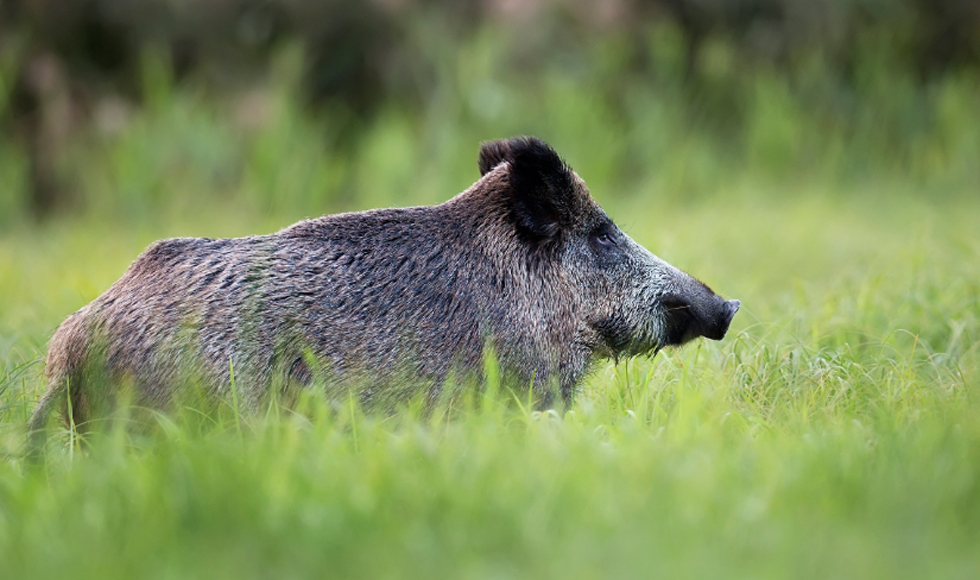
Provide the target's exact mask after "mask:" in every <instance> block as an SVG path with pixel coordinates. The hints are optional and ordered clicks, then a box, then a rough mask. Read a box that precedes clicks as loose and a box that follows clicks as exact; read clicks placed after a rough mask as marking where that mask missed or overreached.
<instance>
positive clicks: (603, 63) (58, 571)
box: [0, 0, 980, 579]
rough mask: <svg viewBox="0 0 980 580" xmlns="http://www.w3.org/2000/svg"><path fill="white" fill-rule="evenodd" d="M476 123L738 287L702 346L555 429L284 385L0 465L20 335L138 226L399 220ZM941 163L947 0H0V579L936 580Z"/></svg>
mask: <svg viewBox="0 0 980 580" xmlns="http://www.w3.org/2000/svg"><path fill="white" fill-rule="evenodd" d="M516 134H532V135H537V136H539V137H542V138H544V139H546V140H547V141H549V142H550V143H551V144H552V145H553V146H554V147H555V148H556V149H557V150H558V151H559V153H561V154H562V155H563V156H564V157H565V158H566V159H567V160H568V162H569V163H570V164H571V165H572V166H573V167H574V168H575V169H576V171H577V172H578V173H579V174H580V175H581V176H582V177H583V178H584V179H585V180H586V181H587V183H588V184H589V186H590V187H591V189H592V192H593V194H594V196H595V197H596V199H597V200H598V201H599V202H600V203H601V204H602V205H603V206H604V207H605V208H606V209H607V211H608V212H609V213H610V215H611V216H612V217H613V218H614V219H615V220H616V221H617V222H618V223H619V224H620V225H621V226H622V227H623V228H624V229H625V230H626V231H627V232H628V233H629V234H630V235H631V236H633V237H634V238H636V239H637V240H638V241H639V242H641V243H642V244H644V245H645V246H646V247H648V248H649V249H651V250H652V251H653V252H654V253H656V254H658V255H660V256H661V257H663V258H664V259H666V260H668V261H670V262H671V263H673V264H675V265H677V266H678V267H681V268H682V269H685V270H687V271H689V272H691V273H692V274H694V275H696V276H698V277H700V278H702V279H703V280H704V281H705V282H707V283H708V284H710V285H711V286H712V287H713V288H715V289H716V290H717V291H719V292H720V293H721V294H723V295H725V296H726V297H730V298H731V297H737V298H739V299H741V300H742V303H743V308H742V310H741V311H740V312H739V314H738V315H737V316H736V318H735V321H734V324H733V327H732V330H731V332H730V334H729V336H728V338H727V339H726V340H725V341H723V342H721V343H708V342H702V343H696V344H693V345H690V346H688V347H686V348H684V349H681V350H676V351H671V352H663V353H661V354H660V355H658V356H657V357H656V358H654V359H637V360H630V361H625V362H621V363H620V364H619V365H614V364H612V363H611V362H610V363H608V364H604V365H601V366H600V367H599V368H597V369H596V372H595V373H594V374H593V375H592V376H591V377H590V378H589V379H588V381H587V384H586V385H585V386H584V389H583V392H582V394H581V395H580V396H579V398H578V399H577V400H576V404H575V405H574V407H573V408H572V409H571V410H570V411H569V412H567V413H566V414H565V415H564V416H559V415H557V414H554V413H548V412H544V413H540V412H535V411H533V410H531V409H527V408H526V406H525V405H524V404H523V402H522V401H513V400H510V399H509V398H508V397H507V396H506V395H504V394H501V393H496V394H494V393H488V394H486V396H484V397H483V398H481V399H479V401H474V402H472V404H469V405H465V406H464V408H462V409H459V410H458V411H457V412H455V413H451V414H445V413H435V414H433V415H431V416H427V415H425V414H423V413H420V412H419V410H418V409H417V408H415V407H413V406H411V405H409V406H407V407H405V408H404V409H401V410H399V411H397V412H395V413H392V414H388V415H378V414H375V413H365V412H363V411H362V410H361V409H359V408H358V407H357V405H348V404H346V403H345V404H342V405H339V406H338V405H337V404H336V402H335V401H334V402H325V401H322V400H312V401H310V402H309V404H308V405H305V406H304V407H303V408H302V409H280V408H271V409H269V411H268V412H267V413H265V414H263V415H261V416H252V415H239V414H237V413H235V412H233V409H231V408H230V407H229V408H228V409H223V410H222V412H219V413H216V414H214V415H207V416H199V415H195V414H194V413H192V412H190V411H189V412H188V413H184V414H180V416H179V417H159V418H157V419H156V420H157V421H158V423H159V425H158V427H159V429H155V430H153V432H152V434H150V435H143V434H136V433H133V432H132V431H130V430H126V429H112V430H109V431H108V432H106V433H103V434H101V435H100V436H99V437H97V438H95V439H94V440H93V441H91V442H90V445H88V446H78V445H77V444H75V443H76V442H74V441H73V436H72V433H71V432H69V431H68V430H66V431H65V433H64V434H63V435H64V436H63V437H61V438H59V439H57V440H55V441H52V442H51V444H49V445H48V447H47V449H46V453H45V458H44V461H43V462H42V464H41V465H30V464H28V463H26V462H25V461H24V459H23V457H22V454H21V451H22V444H23V440H24V431H23V429H24V424H25V423H26V420H27V417H28V415H29V413H30V411H31V409H32V406H33V405H34V404H35V402H36V401H37V399H38V398H39V396H40V393H41V392H42V390H43V387H44V385H43V378H42V370H43V369H42V360H43V356H44V353H45V351H46V343H47V340H48V339H49V338H50V336H51V335H52V333H53V332H54V330H55V328H56V327H57V325H58V324H59V323H60V322H61V321H62V320H63V319H64V318H65V317H66V316H67V315H68V314H70V313H71V312H73V311H75V310H76V309H78V308H80V307H81V306H83V305H84V304H86V303H88V302H89V301H91V300H92V299H93V298H95V297H96V296H98V295H99V294H100V293H101V292H102V291H104V290H105V289H106V288H107V287H108V286H109V285H110V284H111V283H112V282H113V281H114V280H115V279H116V278H118V276H119V275H120V274H121V273H122V272H123V270H124V269H125V268H126V266H127V264H128V263H129V262H130V261H131V260H132V259H133V258H135V256H136V255H137V254H138V253H139V252H140V251H141V250H142V249H143V248H145V247H146V246H147V245H148V244H149V243H150V242H152V241H153V240H155V239H159V238H163V237H173V236H181V235H190V236H209V237H225V236H238V235H246V234H252V233H265V232H270V231H275V230H276V229H279V228H281V227H284V226H286V225H288V224H290V223H292V222H294V221H296V220H298V219H302V218H304V217H310V216H317V215H322V214H325V213H333V212H337V211H347V210H357V209H365V208H371V207H385V206H402V205H414V204H427V203H438V202H441V201H444V200H446V199H448V198H449V197H451V196H452V195H454V194H455V193H457V192H459V191H461V190H463V189H464V188H466V187H467V186H468V185H469V184H470V183H472V182H473V181H475V179H476V178H477V176H478V172H477V168H476V154H477V149H478V145H479V143H480V142H481V141H484V140H488V139H493V138H500V137H506V136H511V135H516ZM978 159H980V3H977V2H975V1H972V0H938V1H935V2H919V1H914V0H895V1H892V2H887V1H886V2H882V1H879V0H816V1H811V2H804V1H802V0H734V1H731V2H714V1H710V0H653V1H646V2H641V1H639V0H635V1H629V0H617V1H615V2H602V3H586V2H578V1H575V0H562V1H559V0H554V1H545V0H539V1H536V2H512V1H508V0H496V1H489V0H488V1H484V2H475V1H469V2H448V1H440V0H430V1H427V2H421V1H416V0H385V1H377V2H367V3H358V2H341V1H331V2H306V1H303V0H291V1H280V0H269V1H251V0H229V1H224V2H214V1H203V2H192V3H172V2H164V1H162V0H159V1H158V0H151V1H144V2H128V1H123V0H64V1H63V2H60V3H59V6H58V9H57V10H55V9H54V8H53V7H52V5H51V4H50V3H47V2H42V1H39V0H0V578H47V577H55V576H64V575H66V574H70V575H71V576H72V577H75V578H134V577H147V578H213V577H238V578H268V577H277V578H308V577H323V576H328V577H363V578H394V577H458V578H524V577H544V578H599V577H697V578H706V577H723V578H764V577H773V578H787V577H793V578H808V577H813V578H827V577H835V578H861V579H865V578H889V579H891V578H935V577H942V578H976V577H978V576H980V550H977V538H978V537H980V400H978V395H980V392H978V386H980V384H978V383H980V346H978V344H980V195H978V194H980V163H978V161H977V160H978ZM185 415H187V416H185Z"/></svg>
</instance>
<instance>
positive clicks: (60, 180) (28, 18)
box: [0, 0, 980, 228]
mask: <svg viewBox="0 0 980 580" xmlns="http://www.w3.org/2000/svg"><path fill="white" fill-rule="evenodd" d="M978 105H980V2H977V1H976V0H607V1H603V2H586V1H584V0H530V1H520V0H463V1H455V0H373V1H370V2H355V1H346V0H197V1H180V0H140V1H135V0H59V1H58V2H54V1H53V0H0V227H7V228H9V227H17V224H21V225H23V224H36V223H38V222H43V221H44V220H47V219H49V218H51V217H52V216H58V215H62V216H64V215H71V216H78V215H86V214H88V215H91V214H93V213H95V214H99V215H103V216H106V215H111V216H117V217H126V218H129V219H138V220H147V219H149V220H153V219H156V217H157V216H159V215H161V214H173V213H174V212H177V214H178V215H185V214H187V213H193V212H195V211H199V209H200V207H201V206H202V204H210V203H223V202H231V203H233V204H234V205H235V207H237V208H238V209H239V211H253V212H256V213H258V214H260V215H262V214H265V213H267V212H275V213H286V214H289V215H291V216H300V217H301V216H304V215H319V214H322V213H328V212H330V211H336V210H339V209H348V208H361V207H367V206H377V205H405V204H411V203H429V202H438V201H442V200H444V199H446V198H447V197H448V196H449V195H451V194H452V193H454V192H456V191H459V190H461V189H463V188H464V187H465V186H466V185H468V184H469V183H470V182H471V181H472V180H474V179H475V177H476V172H475V169H474V167H475V153H476V147H477V143H478V142H479V141H481V140H487V139H491V138H499V137H505V136H510V135H513V134H522V133H524V134H535V135H538V136H540V137H543V138H545V139H546V140H548V141H549V142H551V143H552V144H553V145H554V146H555V147H556V148H557V149H558V150H559V151H560V152H561V153H562V154H563V155H565V156H566V157H567V158H569V159H570V160H572V161H573V165H574V166H575V168H576V169H577V170H578V171H579V173H580V174H582V175H583V176H584V177H585V178H586V179H587V180H588V181H589V183H590V185H592V189H593V191H594V192H595V193H596V195H597V197H598V198H599V199H600V201H605V200H607V199H609V198H610V197H615V198H617V199H620V198H625V199H629V198H630V197H631V196H632V197H636V196H642V195H651V192H653V193H652V195H655V196H656V197H657V198H658V199H665V198H670V199H674V200H676V201H678V202H681V203H683V202H684V200H688V199H695V198H704V196H706V195H709V194H712V193H715V192H718V191H719V190H720V189H724V190H732V189H739V184H743V185H744V184H746V183H748V184H752V185H753V186H755V185H759V184H764V185H772V186H773V188H774V189H779V190H780V191H781V192H782V194H784V195H786V196H794V195H802V194H804V193H805V192H804V191H803V190H805V189H806V188H801V187H799V185H800V184H801V183H811V184H812V183H822V184H825V185H827V186H831V188H832V187H833V186H836V185H846V184H857V185H860V184H862V183H875V184H877V186H876V187H875V188H874V191H875V192H877V194H879V195H887V192H888V191H889V190H890V189H891V188H893V187H894V188H899V189H901V188H905V189H908V188H914V189H915V190H916V192H917V195H923V196H933V197H948V196H953V195H963V193H964V192H969V193H971V194H975V193H976V190H977V185H976V184H978V183H980V163H977V159H980V106H978ZM740 189H742V190H751V189H753V187H741V188H740Z"/></svg>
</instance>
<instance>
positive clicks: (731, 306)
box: [728, 300, 742, 322]
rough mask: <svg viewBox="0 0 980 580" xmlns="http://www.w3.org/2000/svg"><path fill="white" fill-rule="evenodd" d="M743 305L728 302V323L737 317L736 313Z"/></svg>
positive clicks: (735, 301)
mask: <svg viewBox="0 0 980 580" xmlns="http://www.w3.org/2000/svg"><path fill="white" fill-rule="evenodd" d="M741 305H742V303H741V302H739V301H738V300H729V301H728V321H729V322H731V320H732V318H734V317H735V313H736V312H738V308H739V307H740V306H741Z"/></svg>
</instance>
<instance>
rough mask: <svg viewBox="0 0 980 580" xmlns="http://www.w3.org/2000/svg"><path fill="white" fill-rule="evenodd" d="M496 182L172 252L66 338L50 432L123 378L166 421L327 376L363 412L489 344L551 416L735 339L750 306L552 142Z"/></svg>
mask: <svg viewBox="0 0 980 580" xmlns="http://www.w3.org/2000/svg"><path fill="white" fill-rule="evenodd" d="M479 167H480V173H481V178H480V179H479V180H478V181H477V182H476V183H474V184H473V185H472V186H471V187H470V188H469V189H467V190H466V191H464V192H463V193H460V194H459V195H457V196H456V197H454V198H452V199H450V200H449V201H447V202H445V203H442V204H440V205H435V206H430V207H413V208H402V209H379V210H371V211H365V212H358V213H346V214H338V215H330V216H325V217H321V218H317V219H311V220H306V221H302V222H299V223H297V224H294V225H292V226H290V227H288V228H286V229H284V230H282V231H280V232H277V233H274V234H271V235H264V236H252V237H245V238H237V239H222V240H214V239H207V238H179V239H172V240H164V241H160V242H157V243H155V244H153V245H152V246H150V248H149V249H147V250H146V251H145V252H144V253H143V254H142V255H141V256H139V257H138V258H137V259H136V261H135V262H133V264H132V265H131V266H130V267H129V269H128V270H127V271H126V272H125V273H124V274H123V276H122V278H120V279H119V280H118V281H117V282H116V283H115V284H113V285H112V286H111V287H110V288H109V289H108V290H107V291H106V292H105V293H104V294H102V295H101V296H99V297H98V298H97V299H95V301H93V302H92V303H91V304H89V305H87V306H85V307H84V308H82V309H81V310H79V311H78V312H76V313H74V314H72V315H71V316H70V317H68V319H67V320H66V321H65V322H64V323H63V324H62V325H61V327H60V328H59V329H58V331H57V332H56V333H55V335H54V337H53V338H52V340H51V345H50V349H49V353H48V358H47V366H46V374H47V379H48V385H49V386H48V391H47V393H46V394H45V395H44V397H43V399H42V400H41V402H40V403H39V405H38V407H37V410H36V411H35V413H34V415H33V417H32V418H31V421H30V426H29V427H30V429H31V431H32V433H35V434H37V433H41V432H42V431H43V429H44V427H45V425H46V423H47V419H48V416H49V415H50V414H51V412H52V410H53V409H56V408H62V409H64V410H65V415H66V416H67V415H68V413H67V411H68V409H69V408H70V414H71V416H70V417H68V418H69V419H70V420H71V421H72V422H73V424H74V425H76V426H82V425H84V424H85V423H86V422H87V421H91V420H92V419H93V418H95V416H96V415H97V414H98V413H99V408H100V405H101V404H103V403H105V402H106V401H111V400H112V399H113V397H114V396H115V395H114V393H112V392H111V391H112V389H114V388H115V387H114V386H113V385H114V384H117V383H120V382H123V381H125V382H128V383H130V384H132V385H133V388H134V393H135V399H136V402H137V403H138V404H140V405H145V406H149V407H151V408H159V409H164V410H166V409H167V408H168V407H169V406H170V405H172V404H173V401H174V399H175V397H177V395H178V393H177V390H178V389H179V388H180V386H181V383H182V381H183V380H184V379H185V378H186V373H187V372H188V369H193V372H194V374H196V375H197V376H198V377H199V378H200V379H201V381H202V384H203V390H204V391H205V394H206V396H207V397H210V398H213V399H221V398H222V397H228V396H229V392H230V387H231V385H232V384H234V386H235V393H234V394H235V395H237V397H239V398H240V400H241V403H242V405H243V406H245V407H247V408H251V409H255V408H257V407H259V406H260V405H261V404H262V402H263V401H264V400H265V399H266V398H267V397H268V396H269V394H270V391H273V390H276V389H277V387H274V386H273V385H281V384H285V383H295V384H300V385H306V384H309V383H310V382H311V381H313V379H314V375H316V373H317V372H318V371H322V372H323V373H324V374H325V375H326V376H327V377H328V379H329V381H331V382H333V383H336V384H349V385H356V388H357V389H358V391H357V394H358V395H360V396H361V398H362V399H364V400H369V399H372V398H379V399H384V398H385V397H387V396H388V394H389V391H390V392H394V391H395V390H397V389H402V390H404V384H405V381H408V382H412V381H417V384H418V385H425V386H419V387H418V389H422V392H423V393H426V392H427V393H428V394H430V395H433V394H436V395H437V394H438V392H439V389H440V388H441V386H442V385H443V383H444V382H446V381H448V380H450V379H452V378H454V377H460V376H471V375H480V373H481V370H482V369H483V368H484V367H483V365H484V360H483V359H484V355H485V353H486V352H488V345H489V346H490V347H491V348H492V352H493V353H494V356H496V358H497V360H498V361H499V368H500V369H501V371H502V373H503V375H504V376H506V377H509V378H510V379H511V380H514V381H517V382H518V383H520V384H524V385H530V384H532V383H533V385H534V390H535V392H536V393H537V395H536V396H537V400H538V404H539V405H540V406H542V407H547V406H550V405H552V404H554V403H558V402H559V401H560V402H562V404H565V405H567V404H569V403H570V402H571V400H572V398H573V395H574V394H575V390H576V386H577V385H578V384H579V382H580V381H581V379H582V377H583V376H584V375H585V373H586V372H587V371H588V369H589V367H590V365H591V364H592V363H593V362H594V361H595V360H596V359H598V358H601V357H617V358H618V357H621V356H632V355H636V354H641V353H645V352H651V351H656V350H657V349H660V348H662V347H664V346H670V345H679V344H682V343H684V342H686V341H688V340H691V339H693V338H695V337H698V336H706V337H708V338H712V339H721V338H722V337H723V336H724V335H725V333H726V331H727V329H728V326H729V323H730V321H731V319H732V316H733V315H734V314H735V311H736V310H737V308H738V302H737V301H734V300H733V301H725V300H723V299H721V298H719V297H718V296H716V295H715V294H714V293H713V292H712V291H711V290H710V289H709V288H708V287H707V286H705V285H704V284H702V283H701V282H699V281H697V280H695V279H694V278H692V277H690V276H689V275H687V274H685V273H683V272H681V271H680V270H678V269H676V268H674V267H673V266H671V265H669V264H667V263H666V262H664V261H662V260H660V259H659V258H657V257H655V256H654V255H653V254H651V253H650V252H648V251H647V250H645V249H644V248H643V247H641V246H640V245H639V244H637V243H636V242H634V241H633V240H632V239H630V238H629V237H628V236H627V235H626V234H624V233H623V232H622V231H621V230H620V229H619V228H618V227H617V226H616V225H615V224H614V223H613V222H612V220H610V219H609V217H608V216H607V215H606V214H605V212H604V211H603V210H602V208H600V207H599V205H598V204H596V202H595V201H594V200H593V199H592V197H591V196H590V195H589V191H588V189H587V188H586V186H585V183H584V182H583V181H582V180H581V179H580V178H579V177H578V175H577V174H575V172H573V171H572V170H571V169H570V168H569V167H568V166H567V165H566V164H565V162H564V161H563V160H562V159H561V158H560V157H559V156H558V154H557V153H555V151H554V150H552V149H551V148H550V147H549V146H548V145H547V144H546V143H544V142H543V141H541V140H539V139H535V138H531V137H518V138H513V139H510V140H503V141H494V142H490V143H486V144H484V145H483V147H482V148H481V151H480V158H479ZM93 368H98V369H99V373H100V375H101V376H99V377H98V379H97V380H93V377H92V376H91V375H92V372H91V371H92V369H93ZM232 375H233V376H234V381H232ZM396 383H397V385H396ZM352 388H353V387H352ZM426 389H427V391H426ZM409 391H411V389H409ZM399 392H402V391H399ZM555 395H558V396H557V397H556V396H555ZM69 404H70V406H69ZM42 440H43V438H42Z"/></svg>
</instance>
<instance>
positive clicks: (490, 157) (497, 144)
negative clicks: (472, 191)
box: [480, 140, 510, 177]
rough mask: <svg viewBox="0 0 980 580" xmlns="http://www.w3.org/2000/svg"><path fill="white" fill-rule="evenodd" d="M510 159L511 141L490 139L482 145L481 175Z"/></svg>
mask: <svg viewBox="0 0 980 580" xmlns="http://www.w3.org/2000/svg"><path fill="white" fill-rule="evenodd" d="M509 159H510V142H509V141H503V140H501V141H488V142H486V143H483V144H481V145H480V176H481V177H482V176H484V175H486V174H487V173H489V172H490V170H491V169H493V168H494V167H496V166H498V165H500V164H501V163H503V162H504V161H507V160H509Z"/></svg>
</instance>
